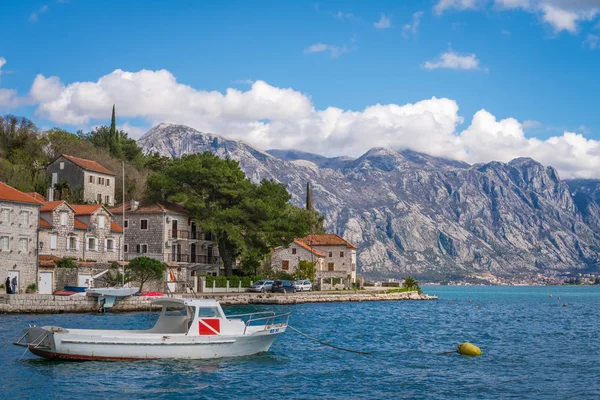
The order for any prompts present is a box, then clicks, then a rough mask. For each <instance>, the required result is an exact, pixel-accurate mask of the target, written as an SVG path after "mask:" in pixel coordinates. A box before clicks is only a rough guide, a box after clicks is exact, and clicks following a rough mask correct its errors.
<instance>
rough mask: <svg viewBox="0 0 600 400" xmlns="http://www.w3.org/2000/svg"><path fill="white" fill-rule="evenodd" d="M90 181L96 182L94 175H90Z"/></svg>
mask: <svg viewBox="0 0 600 400" xmlns="http://www.w3.org/2000/svg"><path fill="white" fill-rule="evenodd" d="M90 183H94V177H93V176H92V175H90Z"/></svg>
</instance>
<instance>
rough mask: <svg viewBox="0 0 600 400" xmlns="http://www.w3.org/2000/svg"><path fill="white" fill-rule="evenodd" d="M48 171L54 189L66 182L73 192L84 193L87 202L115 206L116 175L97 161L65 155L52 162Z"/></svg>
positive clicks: (83, 196) (83, 197) (47, 168)
mask: <svg viewBox="0 0 600 400" xmlns="http://www.w3.org/2000/svg"><path fill="white" fill-rule="evenodd" d="M46 170H47V171H48V173H49V174H51V176H52V186H53V187H54V185H55V184H57V183H60V182H66V183H68V184H69V187H70V189H71V190H72V191H74V192H77V191H79V190H81V191H82V192H81V194H82V199H83V200H84V201H85V202H88V203H99V204H107V205H109V206H112V205H114V204H115V174H114V173H113V172H111V171H110V170H108V169H107V168H105V167H103V166H102V165H100V164H98V163H97V162H96V161H92V160H86V159H83V158H78V157H73V156H70V155H67V154H63V155H61V156H60V157H58V158H57V159H55V160H54V161H52V162H51V163H50V164H49V165H48V166H47V167H46ZM48 200H53V199H52V198H48Z"/></svg>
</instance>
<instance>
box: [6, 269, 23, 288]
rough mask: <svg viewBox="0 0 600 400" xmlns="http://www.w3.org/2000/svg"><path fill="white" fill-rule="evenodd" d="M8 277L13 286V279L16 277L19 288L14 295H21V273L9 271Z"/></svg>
mask: <svg viewBox="0 0 600 400" xmlns="http://www.w3.org/2000/svg"><path fill="white" fill-rule="evenodd" d="M8 277H9V278H10V284H11V285H12V281H13V278H14V277H16V278H17V287H16V289H15V291H14V292H13V293H19V289H20V288H21V275H20V274H19V271H8ZM11 287H12V286H11Z"/></svg>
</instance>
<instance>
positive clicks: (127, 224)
mask: <svg viewBox="0 0 600 400" xmlns="http://www.w3.org/2000/svg"><path fill="white" fill-rule="evenodd" d="M123 227H124V228H125V229H127V228H129V220H128V219H126V220H125V223H124V224H123Z"/></svg>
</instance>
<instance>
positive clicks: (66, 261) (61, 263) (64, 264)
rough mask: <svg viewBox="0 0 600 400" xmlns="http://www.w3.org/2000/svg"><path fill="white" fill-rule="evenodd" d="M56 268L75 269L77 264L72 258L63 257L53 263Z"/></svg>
mask: <svg viewBox="0 0 600 400" xmlns="http://www.w3.org/2000/svg"><path fill="white" fill-rule="evenodd" d="M54 264H56V267H57V268H77V262H76V261H75V259H74V258H69V257H64V258H61V259H60V260H56V261H54Z"/></svg>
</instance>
